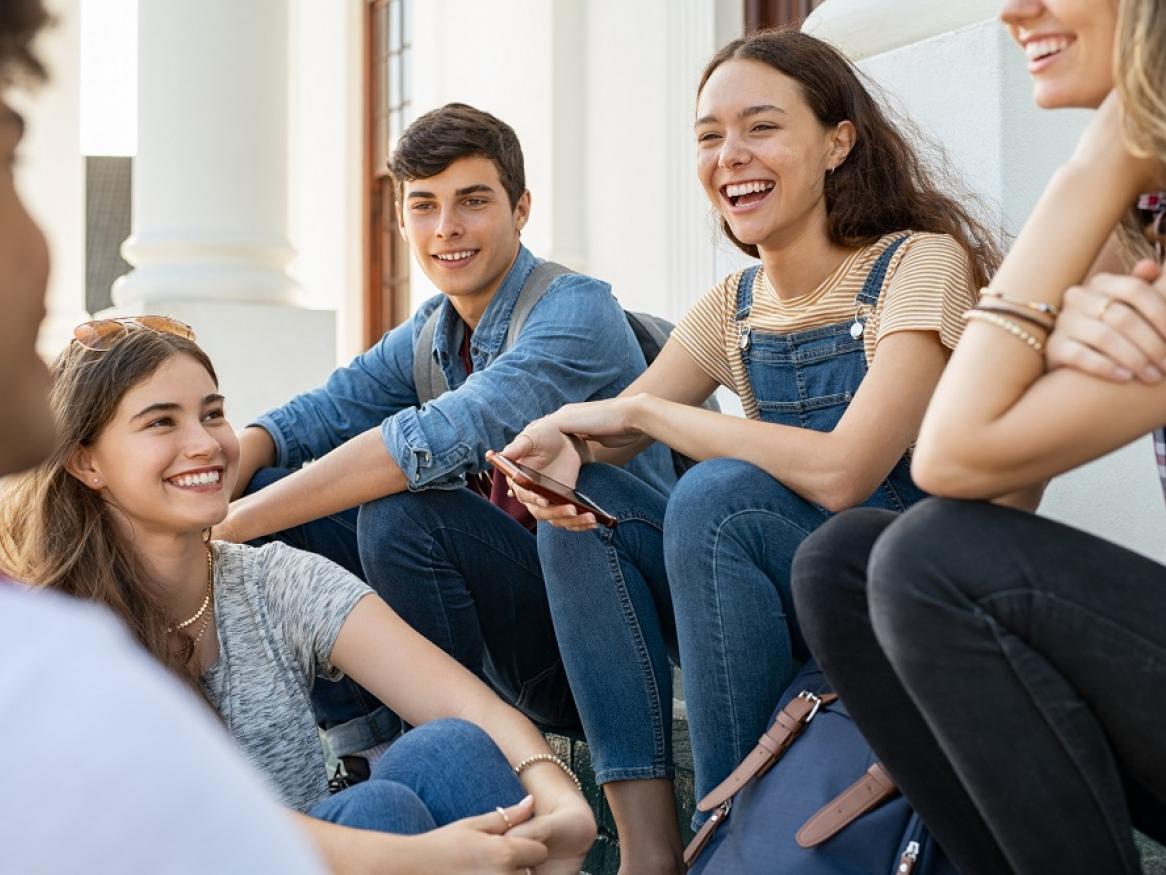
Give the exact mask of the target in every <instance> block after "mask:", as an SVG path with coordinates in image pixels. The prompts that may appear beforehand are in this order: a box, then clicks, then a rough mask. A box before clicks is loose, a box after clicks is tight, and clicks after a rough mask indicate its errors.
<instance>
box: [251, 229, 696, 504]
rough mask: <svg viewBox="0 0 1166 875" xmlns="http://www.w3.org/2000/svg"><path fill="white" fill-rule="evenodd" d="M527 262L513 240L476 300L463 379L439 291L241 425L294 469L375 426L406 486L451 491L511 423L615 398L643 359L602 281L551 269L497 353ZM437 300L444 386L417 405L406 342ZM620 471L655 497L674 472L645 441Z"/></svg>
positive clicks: (504, 439)
mask: <svg viewBox="0 0 1166 875" xmlns="http://www.w3.org/2000/svg"><path fill="white" fill-rule="evenodd" d="M535 264H537V260H536V259H535V257H534V256H533V255H532V254H531V253H530V251H529V250H527V248H526V247H525V246H522V247H519V252H518V258H517V259H516V260H515V262H514V265H513V267H511V269H510V272H509V273H508V274H507V275H506V278H505V280H503V282H502V285H501V286H500V287H499V289H498V291H497V293H496V294H495V295H494V297H493V299H492V300H491V301H490V303H489V305H488V306H487V307H486V312H485V313H483V314H482V319H481V321H480V322H479V323H478V328H477V330H476V331H474V334H473V337H472V338H471V341H470V344H471V345H470V355H471V358H472V360H473V363H474V372H473V374H471V375H469V377H468V378H467V375H466V372H465V368H464V366H463V365H462V361H461V357H460V355H459V354H458V350H459V349H460V347H461V344H462V337H463V331H464V329H465V324H464V323H463V322H462V320H461V318H460V317H459V316H458V314H457V312H456V311H455V310H454V309H453V307H452V306H451V305H450V302H449V299H448V298H447V297H446V296H445V295H437V296H435V297H433V298H431V299H429V300H428V301H426V302H425V303H424V304H423V305H422V306H421V307H420V308H419V309H418V310H417V312H416V313H414V314H413V318H412V319H411V320H410V321H409V322H408V323H405V324H402V325H398V326H397V327H396V328H394V329H392V330H391V331H390V332H388V333H387V334H386V335H384V337H382V338H381V339H380V341H379V342H378V343H377V344H376V345H375V346H373V347H372V348H371V349H370V350H368V351H367V352H365V353H362V354H361V355H358V356H357V357H356V358H355V359H353V360H352V361H351V362H350V363H349V364H348V365H347V366H345V367H340V368H337V369H336V370H335V371H333V372H332V375H331V376H330V377H328V380H327V381H326V382H325V383H324V385H323V386H321V387H319V388H317V389H313V390H312V391H310V392H305V393H303V394H302V395H297V396H296V397H295V398H292V399H291V400H290V401H288V402H287V403H286V404H284V405H283V406H282V407H277V408H276V409H275V410H272V411H269V412H268V413H265V414H264V415H263V416H261V417H259V419H258V420H256V421H255V422H254V423H252V424H253V425H258V426H261V427H262V428H264V429H266V430H267V432H268V433H270V435H271V437H272V440H273V441H274V442H275V447H276V465H277V466H279V467H285V468H298V467H299V466H300V465H302V464H303V463H304V462H305V461H308V460H309V459H317V458H319V457H320V456H323V455H324V454H325V453H327V452H329V451H330V450H333V449H335V448H336V447H338V446H340V445H341V444H342V443H344V442H345V441H347V440H349V439H351V438H353V437H355V436H356V435H358V434H361V433H362V432H365V431H367V430H368V429H370V428H372V427H373V426H376V425H379V426H380V431H381V437H382V439H383V440H384V442H385V447H386V448H387V449H388V451H389V455H391V456H392V457H393V459H394V460H396V462H397V464H398V465H399V466H400V467H401V470H402V471H403V472H404V473H405V477H406V478H407V480H408V484H409V489H410V490H412V491H418V490H423V489H434V488H436V489H453V488H457V487H460V486H464V485H465V482H466V475H467V474H469V473H472V472H476V471H480V470H483V469H484V468H486V467H487V466H486V463H485V453H486V450H489V449H500V448H501V447H503V446H505V445H506V444H507V443H509V442H510V441H511V440H512V439H513V438H514V436H515V435H516V434H518V432H520V431H521V430H522V429H523V427H524V426H525V425H526V424H527V423H529V422H531V421H532V420H535V419H538V418H539V417H541V416H545V415H547V414H549V413H553V412H554V411H556V410H558V409H559V408H560V407H561V406H563V405H564V404H568V403H571V402H574V401H592V400H595V399H599V398H611V397H613V396H615V395H618V394H619V393H620V392H621V391H622V390H623V389H625V388H626V387H627V386H628V385H629V384H630V383H631V382H632V381H633V380H635V378H636V377H638V376H639V375H640V373H642V372H643V370H644V356H643V354H642V353H641V352H640V347H639V344H638V343H637V342H636V339H635V335H634V334H633V333H632V330H631V328H630V327H629V326H628V323H627V320H626V319H625V318H624V315H623V311H622V309H621V308H620V306H619V303H618V302H617V301H616V299H615V298H614V297H613V296H612V294H611V287H610V286H609V285H608V284H607V283H605V282H601V281H599V280H596V279H593V278H591V277H589V276H583V275H581V274H564V275H562V276H559V277H556V278H555V279H554V280H553V281H552V283H551V285H550V286H549V288H548V289H547V292H546V294H545V295H544V296H543V297H542V299H541V300H540V301H539V302H538V303H537V304H536V305H535V307H534V309H533V310H532V311H531V313H530V316H529V318H528V319H527V321H526V324H525V325H524V326H523V328H522V331H521V333H520V334H519V336H518V338H517V339H516V340H515V342H514V345H513V346H512V347H511V348H509V349H507V350H505V351H501V352H500V348H501V346H502V344H503V343H504V342H505V340H506V329H507V326H508V325H509V323H510V316H511V312H512V311H513V309H514V303H515V301H516V299H517V298H518V293H519V291H520V290H521V288H522V284H523V283H524V282H525V281H526V278H527V276H528V275H529V274H530V272H531V271H532V270H533V269H534V266H535ZM435 308H438V309H439V310H440V312H439V313H438V317H437V325H436V331H435V332H434V335H433V354H434V355H435V356H436V357H437V361H438V363H439V364H440V366H441V369H442V371H443V372H444V373H445V377H446V380H447V381H448V383H449V386H450V389H451V391H449V392H446V393H445V394H444V395H442V396H441V397H439V398H437V399H435V400H433V401H430V402H429V403H428V404H426V405H425V406H424V407H418V404H417V392H416V389H415V388H414V385H413V345H414V342H415V341H416V338H417V336H418V334H419V333H420V331H421V327H422V326H423V325H424V324H425V320H426V319H427V318H428V317H429V314H430V313H432V312H433V310H434V309H435ZM627 468H628V470H629V471H631V472H632V473H633V474H636V475H637V476H639V477H640V478H642V479H643V480H645V481H647V482H648V483H649V484H651V485H652V486H654V487H655V488H657V489H659V490H661V491H663V492H664V493H667V492H669V491H670V489H671V487H672V484H673V483H674V482H675V479H676V478H675V473H674V472H673V468H672V460H671V456H670V455H669V452H668V449H667V447H664V446H663V445H661V444H653V445H652V446H651V447H649V448H648V449H647V450H645V451H644V452H643V453H641V454H640V455H639V456H637V457H636V458H635V459H633V460H632V461H631V462H629V463H628V465H627Z"/></svg>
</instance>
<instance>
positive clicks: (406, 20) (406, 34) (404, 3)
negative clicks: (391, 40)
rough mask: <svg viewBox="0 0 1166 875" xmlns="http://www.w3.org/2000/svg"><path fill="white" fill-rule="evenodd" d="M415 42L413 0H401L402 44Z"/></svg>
mask: <svg viewBox="0 0 1166 875" xmlns="http://www.w3.org/2000/svg"><path fill="white" fill-rule="evenodd" d="M412 43H413V0H401V44H402V45H406V46H407V45H411V44H412Z"/></svg>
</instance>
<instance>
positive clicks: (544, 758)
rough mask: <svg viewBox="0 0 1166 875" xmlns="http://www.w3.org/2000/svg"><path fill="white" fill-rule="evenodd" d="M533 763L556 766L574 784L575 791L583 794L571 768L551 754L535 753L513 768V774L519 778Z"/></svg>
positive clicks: (577, 777) (576, 776) (581, 786)
mask: <svg viewBox="0 0 1166 875" xmlns="http://www.w3.org/2000/svg"><path fill="white" fill-rule="evenodd" d="M535 763H554V764H555V765H556V766H558V767H559V768H560V769H562V770H563V771H564V772H566V773H567V777H568V778H570V779H571V780H572V781H574V782H575V789H577V790H578V791H579V792H580V793H582V792H583V784H582V783H581V782H580V781H579V776H578V775H576V774H575V773H574V772H573V771H571V767H570V766H568V765H567V764H566V763H565V762H563V760H562V759H561V758H559V757H557V756H555V755H554V754H553V753H536V754H535V755H534V756H532V757H527V758H526V759H524V760H523V761H522V762H520V763H519V764H518V765H517V766H515V767H514V774H515V775H519V776H521V775H522V773H523V772H525V771H526V770H527V769H529V768H530V767H531V766H533V765H534V764H535Z"/></svg>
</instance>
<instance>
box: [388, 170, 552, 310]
mask: <svg viewBox="0 0 1166 875" xmlns="http://www.w3.org/2000/svg"><path fill="white" fill-rule="evenodd" d="M402 202H403V203H402V206H401V207H400V216H399V218H400V226H401V233H402V234H403V235H404V236H405V238H406V239H407V240H408V241H409V245H410V246H411V247H412V249H413V255H414V257H415V258H416V259H417V263H418V264H420V265H421V269H422V270H423V271H425V275H426V276H428V277H429V279H430V280H431V281H432V282H433V284H434V285H435V286H437V288H438V289H439V290H440V291H442V292H444V293H445V294H446V295H449V296H450V297H451V298H453V299H454V300H455V302H456V303H457V305H458V307H459V311H462V307H463V306H464V307H466V308H468V309H469V310H470V311H474V312H476V313H477V314H478V315H480V314H481V312H482V310H484V309H485V306H486V304H488V303H489V301H490V298H491V297H493V295H494V293H495V292H496V291H497V290H498V287H499V286H500V285H501V284H502V280H503V279H505V277H506V274H507V272H508V271H509V270H510V267H511V265H512V264H514V259H515V258H516V257H517V255H518V243H519V235H520V233H521V231H522V228H523V226H524V225H525V224H526V220H527V217H528V215H529V214H530V193H529V192H525V193H523V195H522V197H521V198H519V200H518V204H517V205H516V206H515V207H513V208H511V206H510V200H509V198H508V197H507V194H506V189H505V188H503V186H502V183H501V181H500V180H499V178H498V167H497V165H496V164H495V163H494V162H493V161H491V160H490V159H489V158H482V157H478V156H473V157H469V158H459V159H458V160H456V161H454V162H453V163H451V164H450V165H449V166H448V167H446V168H445V170H443V171H442V172H441V173H439V174H437V175H436V176H429V177H426V178H424V179H411V180H407V181H406V182H405V183H404V185H403V186H402Z"/></svg>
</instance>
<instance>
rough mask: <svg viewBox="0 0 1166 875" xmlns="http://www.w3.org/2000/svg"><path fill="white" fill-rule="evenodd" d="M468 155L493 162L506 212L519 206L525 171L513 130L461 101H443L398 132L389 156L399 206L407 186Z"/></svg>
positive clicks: (524, 186)
mask: <svg viewBox="0 0 1166 875" xmlns="http://www.w3.org/2000/svg"><path fill="white" fill-rule="evenodd" d="M472 157H481V158H489V159H490V160H491V161H493V162H494V165H495V166H496V167H497V168H498V179H499V180H500V181H501V182H502V187H503V188H505V189H506V194H507V195H508V196H509V198H510V207H511V209H513V208H514V207H516V206H518V199H519V198H520V197H522V194H523V192H525V191H526V170H525V169H524V166H523V161H522V146H520V145H519V144H518V137H517V135H516V134H515V133H514V128H512V127H510V125H508V124H506V122H504V121H502V120H501V119H499V118H496V117H494V116H492V115H490V113H488V112H482V110H480V109H474V107H472V106H468V105H467V104H464V103H447V104H446V105H445V106H443V107H441V108H440V109H435V110H432V111H430V112H427V113H425V115H423V116H421V117H420V118H419V119H417V120H416V121H414V122H413V124H411V125H409V127H407V128H406V129H405V132H404V133H403V134H401V139H400V140H398V141H397V148H396V149H394V150H393V154H392V156H391V157H390V158H389V172H390V173H391V174H392V175H393V182H394V183H395V184H396V188H397V201H398V203H400V202H401V201H402V198H403V194H404V188H405V183H406V182H408V181H410V180H414V179H428V178H429V177H430V176H437V174H439V173H441V172H442V171H443V170H445V168H447V167H449V165H450V164H452V163H453V162H454V161H457V160H458V159H459V158H472Z"/></svg>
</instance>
